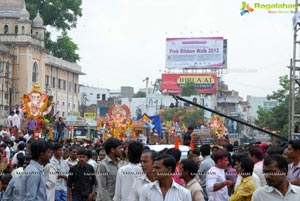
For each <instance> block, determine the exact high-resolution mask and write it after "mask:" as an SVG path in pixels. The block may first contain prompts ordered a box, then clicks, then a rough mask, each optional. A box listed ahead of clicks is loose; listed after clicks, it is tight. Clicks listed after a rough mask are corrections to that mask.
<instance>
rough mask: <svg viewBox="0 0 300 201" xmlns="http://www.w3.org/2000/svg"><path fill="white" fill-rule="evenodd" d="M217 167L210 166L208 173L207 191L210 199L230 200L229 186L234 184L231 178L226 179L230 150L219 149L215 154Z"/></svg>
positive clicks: (214, 200) (212, 200)
mask: <svg viewBox="0 0 300 201" xmlns="http://www.w3.org/2000/svg"><path fill="white" fill-rule="evenodd" d="M214 161H215V163H216V166H215V167H212V168H210V170H209V171H208V172H207V175H206V191H207V194H208V200H209V201H216V200H218V201H228V199H229V198H228V188H227V186H232V185H233V182H232V181H231V180H226V177H225V169H226V168H227V166H228V164H229V162H228V152H227V151H225V150H218V151H216V152H215V154H214Z"/></svg>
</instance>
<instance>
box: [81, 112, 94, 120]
mask: <svg viewBox="0 0 300 201" xmlns="http://www.w3.org/2000/svg"><path fill="white" fill-rule="evenodd" d="M83 116H84V118H85V119H96V113H87V112H85V113H84V114H83Z"/></svg>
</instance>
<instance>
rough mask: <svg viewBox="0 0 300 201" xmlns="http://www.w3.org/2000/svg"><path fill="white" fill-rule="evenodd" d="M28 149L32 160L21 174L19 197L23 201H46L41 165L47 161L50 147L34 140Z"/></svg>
mask: <svg viewBox="0 0 300 201" xmlns="http://www.w3.org/2000/svg"><path fill="white" fill-rule="evenodd" d="M30 149H31V157H32V159H31V161H30V164H29V165H28V166H27V167H26V168H25V170H24V172H23V173H22V178H21V190H20V192H21V196H20V197H21V198H22V200H23V201H29V200H30V201H33V200H35V201H41V200H47V195H46V179H45V175H44V168H43V165H45V164H46V163H47V162H48V161H49V157H50V153H51V150H50V146H49V144H48V143H47V142H46V141H44V140H36V141H33V142H32V143H31V146H30Z"/></svg>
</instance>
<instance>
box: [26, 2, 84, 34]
mask: <svg viewBox="0 0 300 201" xmlns="http://www.w3.org/2000/svg"><path fill="white" fill-rule="evenodd" d="M81 4H82V0H26V8H27V10H28V12H29V13H30V18H31V19H33V18H34V17H35V16H36V14H37V11H39V12H40V14H41V17H42V18H43V20H44V25H46V26H47V25H50V26H52V27H55V28H56V29H57V30H62V31H63V32H66V31H67V30H71V28H75V27H76V23H77V20H78V18H79V17H81V16H82V9H81Z"/></svg>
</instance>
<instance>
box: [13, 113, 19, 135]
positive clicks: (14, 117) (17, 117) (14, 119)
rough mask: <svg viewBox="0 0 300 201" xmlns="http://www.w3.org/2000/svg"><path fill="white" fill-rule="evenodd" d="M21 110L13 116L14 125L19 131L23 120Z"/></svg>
mask: <svg viewBox="0 0 300 201" xmlns="http://www.w3.org/2000/svg"><path fill="white" fill-rule="evenodd" d="M19 114H20V112H19V111H18V110H17V111H16V113H15V114H14V116H13V117H12V126H13V127H14V126H15V127H17V128H18V131H19V129H20V121H21V117H20V115H19Z"/></svg>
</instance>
